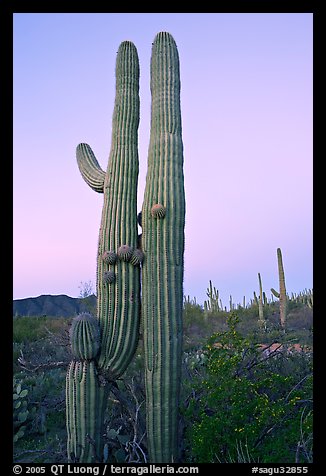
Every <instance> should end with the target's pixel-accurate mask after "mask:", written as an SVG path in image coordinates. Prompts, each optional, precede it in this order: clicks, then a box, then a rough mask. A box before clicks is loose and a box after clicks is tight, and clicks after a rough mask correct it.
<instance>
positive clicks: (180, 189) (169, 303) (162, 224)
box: [142, 32, 185, 463]
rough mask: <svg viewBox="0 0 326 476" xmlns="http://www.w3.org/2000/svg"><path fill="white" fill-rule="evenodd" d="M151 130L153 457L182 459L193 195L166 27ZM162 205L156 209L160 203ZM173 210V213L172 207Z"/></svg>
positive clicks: (147, 337) (148, 242) (158, 48)
mask: <svg viewBox="0 0 326 476" xmlns="http://www.w3.org/2000/svg"><path fill="white" fill-rule="evenodd" d="M151 93H152V109H151V135H150V145H149V155H148V171H147V178H146V186H145V195H144V203H143V208H142V246H143V251H144V255H145V260H144V263H143V267H142V312H143V319H144V321H143V325H144V351H145V387H146V403H147V410H146V411H147V436H148V447H149V454H150V460H151V461H152V462H155V463H169V462H176V461H177V458H178V454H177V450H178V448H177V435H178V405H179V390H180V389H179V386H180V376H181V375H180V374H181V348H182V309H183V253H184V223H185V195H184V178H183V144H182V135H181V111H180V76H179V57H178V51H177V47H176V44H175V41H174V39H173V38H172V36H171V35H170V34H169V33H166V32H161V33H158V34H157V35H156V37H155V40H154V43H153V46H152V57H151ZM157 204H164V207H163V206H162V205H161V207H159V209H160V210H163V209H164V213H163V216H164V215H165V216H164V219H156V218H159V215H161V218H162V214H161V212H160V213H159V214H158V215H156V218H154V217H153V206H154V210H155V206H157ZM165 211H166V213H165Z"/></svg>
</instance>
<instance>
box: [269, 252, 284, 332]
mask: <svg viewBox="0 0 326 476" xmlns="http://www.w3.org/2000/svg"><path fill="white" fill-rule="evenodd" d="M277 264H278V277H279V286H280V291H279V292H277V291H276V290H275V289H274V288H271V292H272V293H273V294H274V296H275V297H277V298H278V299H279V301H280V323H281V326H282V327H283V328H284V327H285V323H286V311H287V295H286V287H285V277H284V268H283V261H282V252H281V248H277Z"/></svg>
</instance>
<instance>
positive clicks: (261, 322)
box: [258, 273, 266, 327]
mask: <svg viewBox="0 0 326 476" xmlns="http://www.w3.org/2000/svg"><path fill="white" fill-rule="evenodd" d="M258 281H259V297H258V313H259V317H258V321H259V325H260V326H262V327H266V321H265V318H264V302H263V285H262V281H261V276H260V273H258Z"/></svg>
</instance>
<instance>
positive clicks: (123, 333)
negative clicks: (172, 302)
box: [97, 41, 140, 379]
mask: <svg viewBox="0 0 326 476" xmlns="http://www.w3.org/2000/svg"><path fill="white" fill-rule="evenodd" d="M138 125H139V61H138V55H137V50H136V48H135V46H134V45H133V43H131V42H130V41H125V42H123V43H122V44H121V45H120V47H119V50H118V55H117V61H116V97H115V105H114V112H113V120H112V142H111V151H110V157H109V164H108V168H107V173H106V176H105V183H104V204H103V211H102V220H101V227H100V234H99V248H98V259H97V297H98V300H97V313H98V318H99V321H100V326H101V331H102V345H101V351H100V356H99V358H98V365H99V367H101V368H103V369H104V370H107V371H108V372H109V374H110V376H111V378H112V379H115V378H117V377H119V376H120V375H121V374H122V373H123V372H124V371H125V369H126V368H127V366H128V364H129V362H130V361H131V358H132V357H133V355H134V352H135V349H136V346H137V342H138V331H139V306H140V270H139V267H137V266H133V265H132V264H130V263H129V262H128V261H129V259H130V258H131V256H132V252H133V249H135V248H136V247H137V238H138V226H137V180H138ZM113 253H116V254H117V256H118V257H119V258H120V259H117V260H114V259H113V257H114V254H113ZM103 257H104V259H103ZM111 258H112V259H111ZM113 273H114V280H113ZM111 276H112V281H111ZM105 281H106V282H107V283H108V284H109V285H105ZM103 284H104V285H103Z"/></svg>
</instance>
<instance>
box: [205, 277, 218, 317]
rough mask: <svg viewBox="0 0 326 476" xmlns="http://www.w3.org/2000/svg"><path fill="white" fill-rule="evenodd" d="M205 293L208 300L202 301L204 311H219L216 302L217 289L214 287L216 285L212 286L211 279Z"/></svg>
mask: <svg viewBox="0 0 326 476" xmlns="http://www.w3.org/2000/svg"><path fill="white" fill-rule="evenodd" d="M206 295H207V297H208V300H205V301H204V309H205V311H206V312H210V313H214V312H218V311H220V310H221V309H220V306H219V302H218V301H219V297H218V296H219V293H218V289H216V287H215V286H213V283H212V281H211V280H209V287H208V288H207V290H206ZM222 309H223V308H222Z"/></svg>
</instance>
